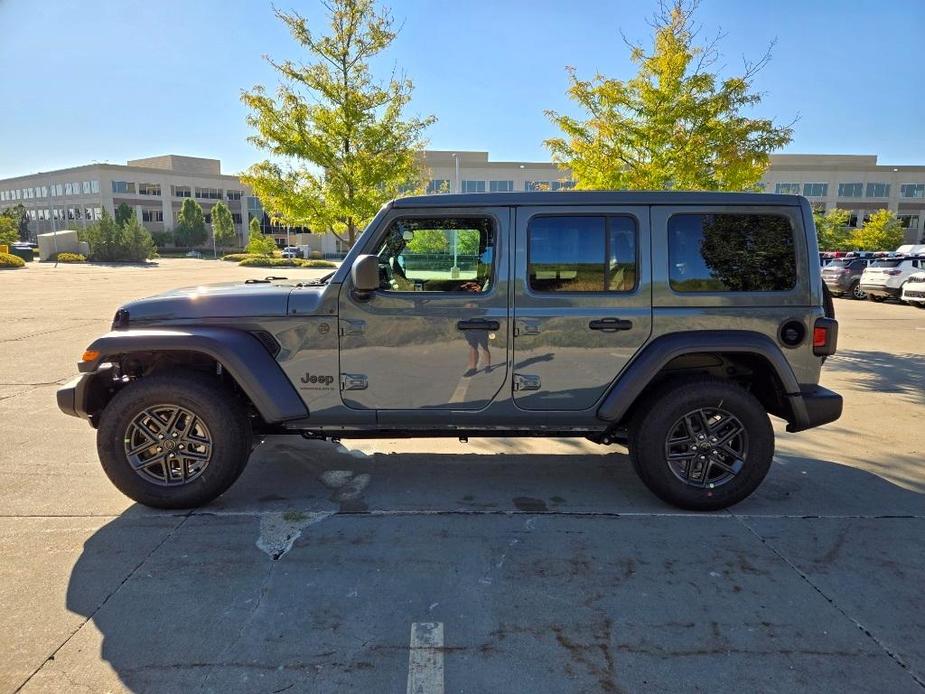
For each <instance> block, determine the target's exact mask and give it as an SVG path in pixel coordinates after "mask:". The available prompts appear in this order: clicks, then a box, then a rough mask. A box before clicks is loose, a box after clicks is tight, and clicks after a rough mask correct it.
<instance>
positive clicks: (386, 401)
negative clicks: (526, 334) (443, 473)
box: [339, 208, 511, 410]
mask: <svg viewBox="0 0 925 694" xmlns="http://www.w3.org/2000/svg"><path fill="white" fill-rule="evenodd" d="M510 215H511V212H510V210H509V209H508V208H465V209H460V210H459V211H458V213H447V212H442V211H441V213H439V214H435V213H434V211H428V210H420V211H417V210H401V209H396V210H393V212H392V213H391V214H390V216H389V217H388V218H386V219H385V220H384V222H383V224H382V225H381V226H380V229H381V230H380V232H379V233H378V234H377V235H376V236H375V237H374V238H372V239H370V240H369V242H368V246H367V247H366V248H364V253H373V254H375V255H377V256H378V257H379V277H380V288H379V290H378V291H375V292H372V293H371V294H370V295H369V296H368V297H358V296H357V295H356V293H355V292H354V291H353V288H352V286H351V284H350V280H349V278H348V280H347V281H346V282H345V283H344V286H343V288H342V289H341V294H340V306H339V310H340V321H339V322H340V358H341V396H342V398H343V401H344V404H345V405H346V406H347V407H352V408H356V409H376V410H402V409H413V410H421V409H427V408H431V409H442V410H478V409H481V408H483V407H485V406H487V405H488V404H489V403H490V402H491V401H492V400H493V399H494V397H495V396H496V395H497V394H498V392H499V391H500V389H501V387H502V385H503V384H504V382H505V378H506V375H507V361H508V358H509V354H508V348H509V342H508V296H507V287H508V281H507V279H508V269H507V268H508V253H507V252H506V248H505V241H507V240H508V239H509V238H510V237H509V230H510Z"/></svg>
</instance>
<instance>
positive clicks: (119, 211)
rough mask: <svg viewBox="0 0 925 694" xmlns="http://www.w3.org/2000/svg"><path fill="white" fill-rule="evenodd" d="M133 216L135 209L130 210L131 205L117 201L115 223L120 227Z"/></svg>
mask: <svg viewBox="0 0 925 694" xmlns="http://www.w3.org/2000/svg"><path fill="white" fill-rule="evenodd" d="M134 216H135V211H134V210H132V208H131V207H129V206H128V205H126V204H125V203H124V202H123V203H119V206H118V207H117V208H116V224H118V225H119V226H120V227H124V226H125V223H126V222H128V221H129V220H130V219H131V218H132V217H134Z"/></svg>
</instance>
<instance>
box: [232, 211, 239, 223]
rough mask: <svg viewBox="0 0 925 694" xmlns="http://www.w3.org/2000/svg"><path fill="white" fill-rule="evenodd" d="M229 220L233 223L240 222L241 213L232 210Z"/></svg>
mask: <svg viewBox="0 0 925 694" xmlns="http://www.w3.org/2000/svg"><path fill="white" fill-rule="evenodd" d="M231 221H233V222H234V223H235V224H240V223H241V213H240V212H232V213H231Z"/></svg>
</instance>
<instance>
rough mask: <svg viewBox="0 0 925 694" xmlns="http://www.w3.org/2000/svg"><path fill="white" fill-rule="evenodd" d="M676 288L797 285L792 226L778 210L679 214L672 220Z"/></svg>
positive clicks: (751, 289) (775, 289)
mask: <svg viewBox="0 0 925 694" xmlns="http://www.w3.org/2000/svg"><path fill="white" fill-rule="evenodd" d="M668 271H669V283H670V285H671V288H672V289H673V290H674V291H676V292H781V291H787V290H789V289H792V288H793V287H794V286H795V285H796V280H797V271H796V254H795V251H794V242H793V229H792V228H791V226H790V220H789V219H787V217H784V216H781V215H773V214H676V215H673V216H672V217H671V218H670V219H669V220H668Z"/></svg>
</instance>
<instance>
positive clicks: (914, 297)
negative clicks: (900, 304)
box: [902, 282, 925, 303]
mask: <svg viewBox="0 0 925 694" xmlns="http://www.w3.org/2000/svg"><path fill="white" fill-rule="evenodd" d="M915 286H917V287H918V286H921V287H922V288H921V289H909V287H906V289H905V291H903V296H902V299H903V301H913V302H915V303H922V302H925V285H923V284H921V283H919V282H916V284H915Z"/></svg>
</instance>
